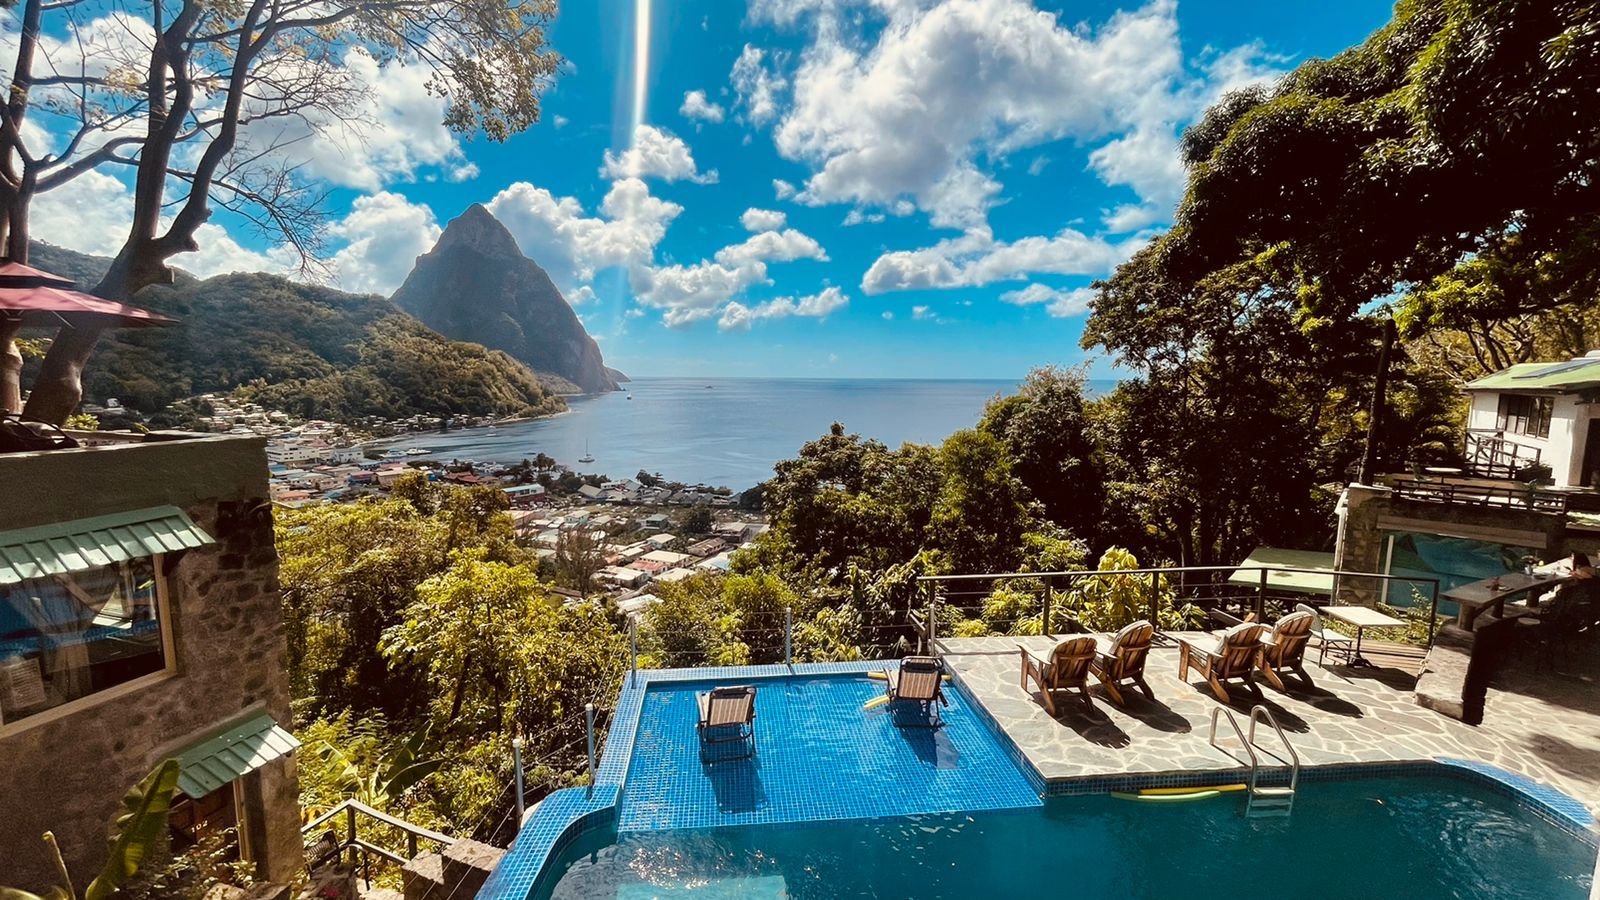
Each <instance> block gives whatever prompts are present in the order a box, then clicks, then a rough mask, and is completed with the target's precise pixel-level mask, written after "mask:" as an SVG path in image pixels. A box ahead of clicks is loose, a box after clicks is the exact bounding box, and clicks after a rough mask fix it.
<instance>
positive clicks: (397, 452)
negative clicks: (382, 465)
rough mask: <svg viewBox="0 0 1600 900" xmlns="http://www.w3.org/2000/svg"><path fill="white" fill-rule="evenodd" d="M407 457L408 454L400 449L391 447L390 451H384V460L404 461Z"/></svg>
mask: <svg viewBox="0 0 1600 900" xmlns="http://www.w3.org/2000/svg"><path fill="white" fill-rule="evenodd" d="M405 455H406V452H405V451H404V450H401V449H400V448H399V447H390V448H389V449H387V450H385V451H383V458H384V459H402V458H404V457H405Z"/></svg>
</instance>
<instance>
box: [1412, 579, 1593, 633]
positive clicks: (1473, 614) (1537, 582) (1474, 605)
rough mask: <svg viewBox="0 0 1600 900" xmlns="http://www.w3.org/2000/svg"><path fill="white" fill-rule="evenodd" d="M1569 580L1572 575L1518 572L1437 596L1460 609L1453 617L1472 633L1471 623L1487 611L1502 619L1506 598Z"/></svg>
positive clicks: (1474, 583) (1453, 589)
mask: <svg viewBox="0 0 1600 900" xmlns="http://www.w3.org/2000/svg"><path fill="white" fill-rule="evenodd" d="M1571 577H1572V576H1571V575H1555V574H1549V575H1542V574H1537V573H1536V574H1533V575H1524V574H1522V573H1521V572H1507V573H1506V574H1504V575H1500V576H1498V577H1496V578H1485V579H1483V580H1481V581H1474V582H1472V583H1471V584H1463V585H1461V586H1460V587H1454V588H1451V589H1450V590H1448V591H1445V592H1444V593H1442V594H1440V595H1439V596H1441V597H1443V598H1444V599H1446V600H1453V601H1455V603H1456V605H1457V606H1459V607H1460V611H1459V612H1457V613H1456V624H1458V625H1460V626H1461V627H1462V628H1465V629H1467V630H1468V631H1471V630H1472V623H1473V622H1474V621H1475V620H1476V619H1477V618H1478V616H1480V615H1482V614H1483V611H1484V610H1486V609H1492V610H1493V612H1494V615H1495V616H1496V617H1497V618H1503V617H1504V616H1505V613H1506V598H1508V597H1515V596H1517V595H1519V594H1526V593H1529V592H1531V591H1533V590H1535V589H1538V588H1542V587H1549V586H1550V585H1554V584H1560V583H1561V582H1563V581H1566V580H1567V579H1569V578H1571Z"/></svg>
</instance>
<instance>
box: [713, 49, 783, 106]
mask: <svg viewBox="0 0 1600 900" xmlns="http://www.w3.org/2000/svg"><path fill="white" fill-rule="evenodd" d="M767 62H768V60H767V52H766V51H765V50H763V49H762V48H760V47H757V46H754V45H752V44H745V45H744V50H742V51H740V53H739V58H738V59H736V60H734V62H733V69H732V71H730V72H729V73H728V80H729V81H730V82H732V83H733V90H734V95H735V96H736V97H738V101H739V103H740V104H741V105H743V106H744V108H745V114H746V115H747V116H749V118H750V121H751V122H753V123H754V124H756V125H764V124H766V123H767V122H770V121H772V119H773V117H775V116H776V115H777V114H778V95H779V94H780V93H782V92H783V90H784V89H785V88H787V87H788V86H789V83H788V81H787V80H786V79H785V78H784V77H783V76H782V75H779V74H778V73H777V72H776V71H775V70H774V69H773V68H771V67H770V66H768V65H767Z"/></svg>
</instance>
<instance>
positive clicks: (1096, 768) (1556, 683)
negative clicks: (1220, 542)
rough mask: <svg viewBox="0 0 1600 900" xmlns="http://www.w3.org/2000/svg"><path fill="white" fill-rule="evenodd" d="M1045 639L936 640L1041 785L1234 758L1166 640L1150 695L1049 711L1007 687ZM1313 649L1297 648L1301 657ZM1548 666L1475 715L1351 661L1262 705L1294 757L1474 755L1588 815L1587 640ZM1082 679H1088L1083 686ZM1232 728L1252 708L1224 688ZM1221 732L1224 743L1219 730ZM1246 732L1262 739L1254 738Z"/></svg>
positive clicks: (1596, 737)
mask: <svg viewBox="0 0 1600 900" xmlns="http://www.w3.org/2000/svg"><path fill="white" fill-rule="evenodd" d="M1054 642H1055V639H1054V638H1051V637H985V638H950V639H945V640H942V641H940V645H941V648H942V650H943V653H944V657H945V661H946V663H947V664H948V665H949V666H950V668H951V670H952V671H953V672H954V674H955V675H956V677H957V678H959V679H960V681H961V683H962V684H963V685H964V686H965V687H966V688H967V690H968V691H969V692H970V693H971V694H972V696H973V697H974V698H976V699H977V701H978V702H979V703H980V704H981V705H982V706H983V707H984V709H986V710H987V711H988V713H989V714H990V715H991V716H992V717H993V718H994V720H995V721H996V722H997V723H998V724H999V725H1000V726H1001V728H1002V729H1003V730H1004V731H1005V733H1006V734H1007V735H1008V736H1009V737H1010V738H1011V740H1012V741H1013V742H1014V743H1015V744H1016V745H1017V747H1018V749H1019V750H1020V751H1021V752H1022V754H1023V755H1024V756H1025V757H1026V758H1027V760H1028V761H1029V762H1030V763H1031V764H1032V765H1033V766H1034V768H1035V769H1037V770H1038V771H1039V773H1040V774H1041V775H1042V776H1043V777H1044V778H1045V779H1046V780H1047V781H1050V782H1057V781H1073V780H1078V779H1088V778H1093V777H1096V776H1105V775H1117V774H1145V773H1151V774H1155V773H1162V774H1165V773H1186V772H1196V771H1225V770H1230V769H1244V768H1246V767H1247V765H1248V761H1247V758H1246V757H1245V755H1244V753H1243V751H1242V749H1240V747H1239V743H1238V740H1237V739H1236V738H1234V737H1233V736H1232V735H1231V733H1229V732H1228V726H1227V725H1226V724H1225V723H1224V724H1222V725H1221V727H1220V729H1219V732H1218V734H1219V743H1221V744H1222V745H1223V746H1224V747H1231V748H1232V750H1233V752H1232V754H1230V753H1228V752H1226V751H1225V750H1220V749H1218V748H1216V747H1213V746H1211V744H1210V743H1209V740H1208V737H1209V733H1210V727H1211V714H1212V710H1214V709H1216V708H1217V707H1219V706H1220V705H1221V704H1220V703H1219V702H1218V701H1217V700H1216V698H1215V697H1214V696H1212V695H1211V693H1210V691H1209V690H1208V689H1207V688H1206V687H1205V684H1204V682H1203V681H1201V680H1200V679H1199V677H1198V676H1197V675H1196V674H1195V673H1194V672H1193V671H1192V670H1191V672H1190V677H1191V678H1192V679H1194V683H1193V684H1186V683H1184V682H1181V681H1179V680H1178V661H1177V660H1178V651H1177V650H1176V648H1158V649H1155V650H1152V651H1151V655H1150V659H1149V663H1148V665H1147V667H1146V679H1147V680H1148V681H1149V683H1150V687H1151V688H1152V689H1153V691H1154V692H1155V699H1154V700H1153V701H1152V700H1150V699H1147V698H1145V697H1144V696H1143V695H1141V694H1139V692H1138V691H1137V690H1136V689H1135V690H1131V691H1124V694H1125V695H1126V696H1127V697H1128V698H1129V703H1128V706H1127V709H1126V710H1123V709H1119V708H1117V707H1116V706H1115V705H1113V704H1112V703H1111V702H1110V700H1109V699H1107V698H1106V697H1105V694H1104V692H1103V689H1102V688H1100V687H1099V686H1095V687H1093V688H1092V689H1091V693H1092V694H1093V695H1094V699H1095V711H1094V712H1093V713H1090V712H1086V711H1084V710H1083V709H1082V708H1081V706H1080V705H1078V704H1076V703H1075V702H1074V701H1073V700H1071V699H1065V698H1063V699H1064V702H1061V703H1058V704H1057V708H1058V709H1060V710H1062V712H1061V714H1060V715H1059V716H1057V717H1052V716H1050V714H1049V713H1047V712H1045V710H1044V707H1043V706H1041V705H1040V703H1039V699H1038V693H1037V691H1036V690H1032V685H1031V684H1030V689H1029V690H1026V691H1025V690H1024V689H1023V688H1022V687H1021V685H1020V684H1019V675H1020V671H1021V663H1020V658H1019V654H1018V652H1017V646H1018V645H1019V644H1020V645H1022V646H1025V647H1027V648H1028V649H1029V650H1031V651H1033V652H1034V653H1036V654H1039V655H1041V656H1043V655H1045V653H1046V652H1047V651H1048V650H1049V648H1050V647H1051V646H1052V645H1053V644H1054ZM1311 655H1314V651H1313V653H1312V654H1308V656H1311ZM1557 668H1558V669H1559V671H1557V672H1545V671H1534V670H1533V669H1532V668H1530V667H1528V666H1522V667H1514V668H1512V669H1511V670H1510V671H1508V672H1506V673H1504V674H1502V675H1501V676H1500V677H1499V678H1498V679H1497V681H1496V683H1495V685H1494V686H1493V687H1492V688H1491V690H1490V694H1489V699H1488V702H1487V709H1486V712H1485V716H1484V722H1483V724H1482V725H1479V726H1471V725H1466V724H1463V723H1461V722H1458V721H1456V720H1454V719H1450V718H1448V717H1446V716H1443V715H1440V714H1438V713H1435V712H1432V711H1430V710H1426V709H1423V708H1422V707H1420V706H1417V705H1416V702H1415V700H1414V699H1413V695H1412V687H1413V686H1414V684H1415V676H1414V675H1412V674H1410V673H1408V672H1405V671H1402V670H1400V669H1395V668H1377V669H1352V668H1348V667H1344V666H1335V665H1332V662H1331V660H1330V664H1329V666H1327V667H1326V668H1324V667H1321V666H1318V665H1316V664H1315V663H1310V664H1308V665H1307V671H1308V672H1309V673H1310V674H1311V676H1312V680H1313V681H1314V683H1315V686H1314V687H1313V688H1310V689H1296V688H1295V687H1294V686H1293V685H1290V688H1291V691H1290V693H1288V694H1284V693H1280V692H1278V691H1275V690H1273V689H1272V688H1271V687H1265V686H1264V687H1263V688H1262V693H1263V696H1264V698H1265V699H1264V701H1263V703H1264V705H1265V706H1267V708H1269V709H1271V710H1272V712H1273V714H1274V715H1275V716H1276V717H1277V719H1278V721H1279V723H1280V724H1281V725H1282V726H1283V728H1284V730H1285V731H1286V732H1287V734H1288V737H1289V740H1290V741H1291V742H1293V744H1294V748H1295V750H1296V752H1298V753H1299V755H1300V759H1301V762H1302V763H1303V764H1304V765H1307V766H1316V765H1329V764H1335V763H1351V762H1393V761H1406V760H1418V759H1434V758H1439V757H1446V758H1457V759H1469V760H1479V761H1482V762H1487V763H1492V764H1494V765H1497V766H1500V767H1501V768H1504V769H1507V770H1509V771H1512V772H1515V773H1518V774H1521V775H1525V776H1527V777H1530V778H1533V779H1536V780H1538V781H1542V782H1544V783H1546V784H1548V785H1551V786H1552V787H1555V788H1558V789H1560V790H1562V791H1564V792H1566V793H1567V794H1568V795H1570V796H1572V797H1574V798H1576V799H1578V800H1580V801H1582V802H1584V803H1585V804H1586V805H1588V807H1589V808H1590V809H1591V810H1592V811H1596V812H1600V647H1595V646H1590V647H1588V648H1585V649H1584V650H1583V651H1582V652H1581V653H1580V655H1579V657H1578V659H1577V660H1565V661H1563V664H1562V665H1560V666H1559V667H1557ZM1093 683H1094V682H1093V681H1091V684H1093ZM1234 692H1235V702H1234V703H1233V708H1234V710H1235V711H1236V713H1237V714H1238V718H1239V721H1240V724H1241V726H1243V725H1244V724H1245V723H1246V715H1247V714H1248V711H1249V709H1250V706H1251V705H1252V698H1250V697H1249V694H1248V692H1247V691H1245V690H1244V689H1243V688H1242V687H1235V688H1234ZM1224 734H1226V740H1224V739H1223V735H1224ZM1257 742H1258V743H1259V744H1262V745H1264V746H1268V747H1270V746H1271V743H1270V741H1268V740H1264V739H1262V736H1261V735H1259V734H1258V735H1257Z"/></svg>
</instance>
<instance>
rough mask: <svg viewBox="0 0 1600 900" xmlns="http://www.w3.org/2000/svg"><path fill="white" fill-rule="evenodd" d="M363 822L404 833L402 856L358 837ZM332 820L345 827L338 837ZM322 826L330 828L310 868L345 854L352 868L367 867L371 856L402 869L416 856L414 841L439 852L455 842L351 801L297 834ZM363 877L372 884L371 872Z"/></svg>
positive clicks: (313, 850) (307, 824) (321, 839)
mask: <svg viewBox="0 0 1600 900" xmlns="http://www.w3.org/2000/svg"><path fill="white" fill-rule="evenodd" d="M364 819H366V820H371V821H373V822H376V823H379V824H382V825H386V826H389V827H390V828H397V829H399V830H400V831H401V832H402V833H404V834H405V842H406V849H405V854H404V855H401V854H400V853H399V852H398V851H395V850H391V849H389V848H387V847H384V846H381V845H379V844H376V843H373V842H372V841H369V840H366V839H364V838H363V837H361V832H360V823H361V821H362V820H364ZM335 820H342V824H343V826H344V828H343V834H340V829H339V828H338V827H337V826H338V825H339V824H341V822H339V821H335ZM330 823H332V824H330ZM324 825H329V827H328V830H327V831H326V832H324V833H323V834H322V836H321V837H320V838H319V839H318V843H319V844H321V845H322V846H321V847H319V848H313V849H311V850H310V851H309V852H311V853H312V856H311V858H310V863H311V867H312V868H316V867H317V866H320V865H322V864H324V863H326V862H329V861H330V860H332V859H335V858H337V857H340V856H344V855H345V854H349V862H350V864H351V865H355V864H356V863H357V861H358V860H359V861H360V862H361V864H362V865H363V867H364V868H369V864H370V861H371V858H372V857H373V856H377V857H379V858H381V859H384V860H387V861H388V862H391V863H394V864H395V865H400V866H403V865H405V864H406V863H408V862H410V861H411V860H413V859H415V858H416V857H417V842H418V841H419V840H425V841H431V842H432V843H434V844H436V845H438V847H439V849H441V850H442V849H444V848H445V847H449V846H450V845H451V844H454V843H455V842H456V839H455V838H453V837H450V836H449V835H447V834H440V833H439V832H437V831H432V830H430V829H427V828H423V827H422V826H420V825H413V824H411V823H410V822H407V821H405V820H404V819H398V818H395V817H394V816H391V815H389V814H388V813H386V812H383V811H382V810H378V809H374V808H372V807H371V806H368V805H367V804H365V803H362V802H361V801H360V800H356V799H354V798H351V799H347V800H343V801H341V802H340V803H339V804H338V805H337V806H335V807H334V808H332V809H330V810H328V811H327V812H325V813H323V814H322V815H320V816H317V817H316V818H315V819H312V820H311V821H310V822H307V823H306V824H305V825H303V826H301V828H300V834H301V835H302V836H305V835H309V834H311V833H312V832H314V831H316V830H317V829H318V828H321V827H322V826H324ZM366 877H367V880H368V881H371V872H370V870H369V871H368V872H367V875H366Z"/></svg>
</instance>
